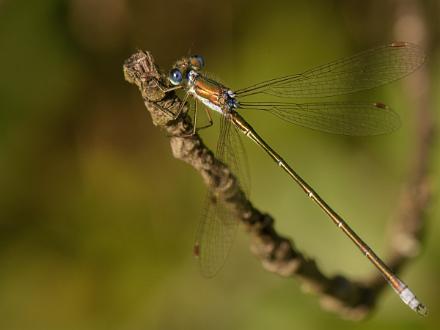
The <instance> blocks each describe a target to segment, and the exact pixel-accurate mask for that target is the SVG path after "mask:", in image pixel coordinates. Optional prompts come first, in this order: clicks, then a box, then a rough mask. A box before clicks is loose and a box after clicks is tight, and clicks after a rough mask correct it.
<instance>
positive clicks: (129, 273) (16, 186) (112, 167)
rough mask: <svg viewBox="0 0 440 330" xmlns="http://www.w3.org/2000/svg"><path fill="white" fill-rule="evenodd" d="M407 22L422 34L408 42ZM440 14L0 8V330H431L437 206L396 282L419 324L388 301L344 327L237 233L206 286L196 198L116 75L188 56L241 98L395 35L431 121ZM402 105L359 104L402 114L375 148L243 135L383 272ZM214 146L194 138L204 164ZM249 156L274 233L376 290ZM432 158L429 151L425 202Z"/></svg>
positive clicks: (130, 6) (252, 4)
mask: <svg viewBox="0 0 440 330" xmlns="http://www.w3.org/2000/svg"><path fill="white" fill-rule="evenodd" d="M403 4H405V5H409V8H410V10H409V12H410V13H411V12H412V11H413V10H414V8H415V9H416V15H418V17H419V18H420V19H421V22H422V23H423V24H422V26H421V25H420V24H419V25H417V24H415V25H414V27H411V28H406V26H405V24H410V23H411V19H410V20H409V22H410V23H408V20H405V19H403V18H405V17H406V16H405V15H407V12H406V11H405V10H402V8H401V7H402V6H403ZM439 15H440V9H439V4H438V1H437V0H431V1H411V0H405V1H381V0H375V1H364V2H360V1H349V0H346V1H335V0H332V1H330V0H321V1H305V0H304V1H277V0H273V1H269V2H266V1H261V2H257V1H250V0H249V1H247V0H243V1H218V2H217V1H201V0H200V1H198V0H179V1H178V0H176V1H140V0H138V1H134V0H133V1H128V0H71V1H56V0H40V1H25V0H0V73H1V77H0V329H5V330H26V329H33V330H39V329H44V330H52V329H63V330H68V329H127V330H128V329H152V330H153V329H245V330H246V329H253V330H257V329H268V328H270V329H330V328H332V329H351V328H353V327H356V328H357V329H376V330H378V329H434V328H438V325H439V320H440V307H439V302H440V299H439V295H440V284H439V282H438V279H439V274H440V264H439V262H438V260H439V257H440V253H439V248H440V230H439V229H440V225H439V223H438V221H436V220H437V218H438V216H439V208H438V206H437V203H436V201H435V200H434V201H433V202H432V204H431V207H430V208H429V210H428V217H427V218H428V229H427V232H426V239H425V246H424V248H423V253H422V254H421V256H420V257H419V258H417V259H416V260H414V261H413V262H412V263H411V264H410V265H409V266H408V267H407V268H406V269H405V271H404V272H403V274H402V277H403V278H404V279H405V280H406V281H407V282H408V283H409V284H410V286H411V287H412V288H413V290H414V291H415V292H416V293H417V295H418V296H419V298H420V299H421V300H422V301H424V302H425V303H426V304H427V305H428V306H429V308H430V315H429V316H428V317H427V318H421V317H419V316H417V315H416V314H415V313H413V312H411V311H410V310H409V309H408V308H407V307H405V306H404V305H403V304H402V303H401V302H400V300H399V299H398V297H397V296H396V295H395V294H394V293H393V292H392V290H391V289H387V290H386V292H385V293H384V295H383V297H382V298H383V299H381V300H380V303H379V305H378V308H377V310H376V311H375V312H374V313H373V314H372V316H371V317H370V318H369V319H367V320H366V321H362V322H358V323H355V322H351V321H345V320H342V319H341V318H340V317H339V316H337V315H335V314H333V313H329V312H327V311H324V310H322V309H321V308H320V306H319V301H318V299H317V297H315V296H313V295H309V294H305V293H303V291H302V290H301V288H300V283H299V282H298V281H296V280H289V279H282V278H280V277H278V276H276V275H273V274H271V273H268V272H266V271H264V270H263V269H262V267H261V265H260V264H259V262H258V260H256V259H255V257H254V256H253V255H252V254H251V253H250V251H249V248H248V237H247V235H246V234H245V233H244V231H243V230H240V231H239V234H238V235H237V238H236V242H235V245H234V247H233V249H232V252H231V255H230V257H229V259H228V261H227V263H226V265H225V267H224V268H223V270H222V272H221V273H220V274H219V275H218V276H217V277H215V278H214V279H212V280H206V279H204V278H202V277H201V275H200V274H199V272H198V267H197V264H196V262H195V261H194V260H193V258H192V252H191V251H192V243H193V239H194V233H195V229H196V227H197V223H198V220H199V217H200V209H201V207H202V204H203V200H204V194H205V189H204V186H203V183H202V180H201V179H200V177H199V176H198V174H197V173H195V171H193V170H192V169H191V168H190V167H188V166H187V165H186V164H184V163H182V162H179V161H176V160H174V159H173V157H172V155H171V152H170V148H169V145H168V143H169V142H168V139H167V137H166V136H165V134H164V132H162V131H160V130H159V129H157V128H155V127H154V126H153V125H152V123H151V120H150V118H149V115H148V113H147V112H146V111H145V108H144V105H143V102H142V99H141V97H140V94H139V92H138V91H137V90H136V88H135V87H134V86H131V85H129V84H128V83H126V82H125V81H124V78H123V74H122V64H123V62H124V60H125V59H126V58H128V57H129V56H130V55H131V54H132V53H134V52H135V51H136V49H138V48H139V49H145V50H150V51H151V52H152V54H153V55H154V57H155V58H156V61H157V63H158V64H159V65H160V66H161V68H162V69H163V70H167V69H168V68H169V67H170V66H171V65H172V63H173V61H175V60H176V59H177V58H180V57H181V56H185V55H187V54H190V53H199V54H203V55H204V56H205V59H206V62H207V71H209V72H210V73H211V74H212V75H213V77H215V78H218V79H220V81H222V82H224V83H225V84H227V85H228V86H230V87H231V88H233V89H235V88H241V87H245V86H247V85H249V84H252V83H256V82H259V81H261V80H264V79H268V78H273V77H277V76H279V75H284V74H287V73H295V72H300V71H302V70H304V69H307V68H310V67H311V66H314V65H317V64H322V63H325V62H327V61H329V60H332V59H335V58H338V57H341V56H345V55H350V54H353V53H355V52H357V51H360V50H363V49H366V48H369V47H372V46H375V45H379V44H383V43H386V42H389V41H393V40H396V39H397V37H396V36H397V35H398V36H399V37H398V40H406V41H412V42H417V43H419V42H420V43H422V44H424V45H425V46H426V47H427V49H428V54H429V58H430V60H429V63H428V64H427V67H426V68H427V71H428V74H429V77H428V78H429V84H430V91H426V90H425V91H423V90H422V91H414V94H415V95H416V97H417V96H418V95H419V94H423V93H430V94H429V102H430V104H431V109H432V111H433V113H434V118H437V119H438V112H437V111H436V110H437V109H438V107H439V102H440V96H439V95H440V93H439V91H440V90H439V88H440V86H439V77H440V67H439V48H438V43H439V32H440V31H439V23H438V17H439ZM409 17H411V16H409ZM399 24H400V25H399ZM402 25H403V28H402ZM411 26H412V25H411ZM423 26H424V28H423ZM423 29H424V32H423ZM396 31H404V32H403V34H402V32H396ZM399 33H400V34H399ZM420 35H424V37H420ZM418 38H421V39H423V40H419V39H418ZM410 94H411V92H408V89H405V84H402V83H395V84H392V85H390V86H386V87H385V88H381V89H379V90H377V91H374V92H368V93H363V94H361V95H358V96H356V97H358V99H372V100H384V101H386V102H387V103H388V104H391V105H392V106H393V107H394V108H395V109H397V111H398V112H399V113H400V115H401V117H402V123H403V124H402V128H401V129H400V130H399V131H398V132H396V133H394V134H391V135H387V136H380V137H373V138H348V137H341V136H331V135H328V134H323V133H319V132H314V131H311V130H307V129H303V128H300V127H292V126H290V125H288V124H286V123H283V122H280V121H279V120H277V119H276V118H273V117H270V116H268V115H266V114H264V113H263V114H260V113H258V114H249V115H247V116H246V118H247V119H248V120H249V121H250V122H251V123H252V124H253V125H254V127H255V128H256V129H257V131H259V132H260V133H261V135H262V136H263V137H266V139H267V141H268V142H269V143H271V144H272V145H273V146H274V148H275V149H276V150H278V151H279V152H280V153H281V154H282V155H283V156H284V157H285V159H286V160H288V161H289V162H290V163H291V164H292V165H293V166H294V167H295V168H296V169H297V170H298V172H299V173H300V174H302V175H303V177H304V178H306V180H308V181H309V182H310V183H311V184H312V186H314V187H315V188H316V189H317V191H318V192H320V193H321V194H322V196H323V197H324V198H326V199H327V200H328V202H329V203H330V204H331V205H332V206H334V207H335V209H336V210H338V211H339V212H340V213H341V214H342V215H343V216H344V217H346V218H347V219H348V221H349V222H350V223H351V224H352V225H353V227H354V228H355V229H356V230H357V231H358V232H359V233H361V236H363V237H364V238H365V239H366V241H367V242H369V243H370V244H371V245H372V246H373V247H374V248H375V249H376V250H377V252H378V253H379V254H380V255H386V241H387V228H388V227H387V223H389V220H390V218H391V217H392V215H393V212H395V207H396V201H397V200H398V197H399V192H400V189H401V187H402V184H404V183H405V178H406V177H407V174H408V171H409V168H410V164H411V163H412V162H413V161H414V160H413V159H412V158H411V155H412V152H413V151H412V147H414V138H415V137H414V135H415V119H414V118H415V116H414V112H415V111H414V100H411V97H409V95H410ZM217 129H218V126H216V127H215V128H213V129H210V130H205V131H203V132H202V136H203V137H204V138H205V139H206V141H207V143H208V144H209V145H210V146H211V147H214V145H215V140H216V136H217V132H218V131H217ZM245 145H246V149H247V154H248V158H249V162H250V170H251V176H252V178H253V180H252V195H251V200H252V201H253V202H254V203H255V205H257V206H258V207H259V208H260V209H261V210H263V211H267V212H269V213H271V214H272V215H273V216H274V217H275V218H276V219H277V223H276V227H277V228H278V229H279V230H280V232H282V233H284V234H285V235H288V236H290V237H291V238H292V239H293V240H294V241H295V243H296V245H297V246H298V247H299V248H300V249H301V250H303V251H305V252H306V253H307V254H308V255H309V256H311V257H314V258H316V259H317V261H318V263H319V265H320V266H321V267H322V269H323V270H325V271H326V272H328V273H329V274H334V273H338V272H342V273H344V274H347V275H350V276H353V277H357V278H363V277H365V276H368V275H370V274H371V273H372V272H374V271H375V270H374V269H373V267H372V266H371V265H370V264H369V263H368V262H367V261H366V260H365V258H363V257H362V256H361V254H360V253H359V252H358V251H357V250H356V249H355V248H354V247H353V246H352V244H351V243H350V242H349V241H348V239H346V238H345V237H343V235H342V234H341V233H340V232H339V231H338V230H337V228H334V226H333V225H332V224H331V223H330V221H328V219H327V218H326V217H325V216H324V215H323V214H322V212H321V211H320V210H319V209H318V208H317V207H316V206H315V205H313V203H311V202H310V201H309V200H308V199H307V198H305V197H304V196H303V194H302V192H301V191H300V189H298V188H297V187H296V186H294V185H293V184H292V183H291V182H290V181H289V180H288V179H287V177H286V175H285V174H284V173H282V172H281V171H279V170H278V168H277V167H276V166H274V165H273V163H272V162H271V160H270V159H269V158H268V157H267V156H266V155H264V154H263V153H262V152H261V151H260V150H258V149H257V148H256V147H255V146H254V145H252V144H251V143H248V142H247V141H245ZM439 156H440V155H439V147H438V145H437V144H435V145H434V153H433V155H432V157H431V166H430V167H431V172H432V176H431V179H432V181H431V185H432V188H433V190H434V191H435V190H436V189H437V187H438V185H439V179H440V178H439V176H438V173H437V171H435V169H436V168H437V167H438V161H439ZM436 325H437V326H436Z"/></svg>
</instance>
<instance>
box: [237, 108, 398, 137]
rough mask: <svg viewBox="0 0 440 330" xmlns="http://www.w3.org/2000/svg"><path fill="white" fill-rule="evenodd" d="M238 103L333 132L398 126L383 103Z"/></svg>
mask: <svg viewBox="0 0 440 330" xmlns="http://www.w3.org/2000/svg"><path fill="white" fill-rule="evenodd" d="M240 107H242V108H243V109H249V110H251V109H253V110H264V111H268V112H270V113H272V114H274V115H275V116H277V117H279V118H281V119H283V120H285V121H287V122H290V123H293V124H296V125H300V126H304V127H307V128H311V129H315V130H318V131H323V132H327V133H333V134H343V135H354V136H365V135H379V134H385V133H389V132H392V131H394V130H396V129H397V128H399V126H400V118H399V115H398V114H397V113H395V112H394V111H393V110H392V109H391V108H389V107H388V106H386V105H385V104H383V103H365V102H364V103H363V102H317V103H288V102H275V103H273V102H270V103H264V102H246V103H241V104H240Z"/></svg>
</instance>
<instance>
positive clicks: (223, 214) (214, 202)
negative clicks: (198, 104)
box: [194, 117, 249, 277]
mask: <svg viewBox="0 0 440 330" xmlns="http://www.w3.org/2000/svg"><path fill="white" fill-rule="evenodd" d="M216 157H217V158H218V159H219V160H221V161H222V162H223V163H225V164H227V165H229V167H230V169H231V171H232V173H233V174H234V175H235V176H236V178H237V179H238V181H239V184H240V186H241V187H242V189H243V191H245V192H246V190H247V188H248V186H249V183H248V182H249V178H248V176H246V175H243V174H247V173H248V172H246V173H243V172H242V169H241V167H240V164H241V163H243V162H244V161H246V156H245V154H244V148H243V145H242V141H241V139H240V135H239V132H238V131H237V130H236V129H235V127H234V126H232V125H231V123H230V122H229V121H228V120H227V119H226V118H225V117H222V119H221V124H220V137H219V140H218V142H217V151H216ZM237 226H238V219H236V218H235V217H234V216H233V214H232V213H231V211H230V210H229V209H228V208H227V207H226V205H225V203H224V201H222V200H221V199H219V198H217V196H216V195H215V193H214V192H212V191H209V192H208V196H207V198H206V207H205V212H204V214H203V215H202V219H201V221H200V224H199V228H198V230H197V234H196V241H195V245H194V253H195V255H196V256H197V257H198V259H199V264H200V271H201V273H202V275H203V276H205V277H213V276H215V275H216V274H217V273H218V271H219V270H220V269H221V268H222V267H223V265H224V263H225V260H226V258H227V256H228V254H229V251H230V249H231V246H232V243H233V242H234V238H235V233H236V231H237Z"/></svg>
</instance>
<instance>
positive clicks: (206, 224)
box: [194, 192, 238, 277]
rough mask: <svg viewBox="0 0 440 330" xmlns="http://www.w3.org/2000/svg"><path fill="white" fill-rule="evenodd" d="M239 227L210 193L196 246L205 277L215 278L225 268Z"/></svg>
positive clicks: (201, 270) (195, 251)
mask: <svg viewBox="0 0 440 330" xmlns="http://www.w3.org/2000/svg"><path fill="white" fill-rule="evenodd" d="M237 225H238V220H237V219H234V218H233V217H232V216H231V213H230V211H229V210H228V209H226V208H225V206H224V204H223V203H222V202H221V201H220V200H218V199H216V198H215V196H214V195H213V194H212V193H211V192H208V196H207V201H206V209H205V213H204V214H203V216H202V220H201V222H200V224H199V229H198V230H197V236H196V242H195V245H194V253H195V255H196V257H198V259H199V265H200V272H201V273H202V275H203V276H205V277H213V276H215V275H216V274H217V273H218V271H219V270H220V269H221V268H222V267H223V265H224V263H225V260H226V258H227V256H228V254H229V251H230V249H231V246H232V243H233V242H234V238H235V233H236V231H237Z"/></svg>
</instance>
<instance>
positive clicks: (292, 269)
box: [124, 51, 385, 319]
mask: <svg viewBox="0 0 440 330" xmlns="http://www.w3.org/2000/svg"><path fill="white" fill-rule="evenodd" d="M124 74H125V79H126V80H127V81H128V82H130V83H132V84H135V85H137V86H138V88H139V90H140V92H141V94H142V97H143V99H144V102H145V106H146V107H147V110H148V111H149V112H150V114H151V117H152V120H153V123H154V125H156V126H159V127H161V128H163V129H164V130H165V131H166V132H167V133H168V135H169V136H170V143H171V149H172V152H173V155H174V157H175V158H177V159H180V160H183V161H184V162H186V163H188V164H190V165H191V166H193V167H194V168H195V169H196V171H198V172H199V173H200V175H201V176H202V178H203V180H204V182H205V184H206V185H207V186H208V188H209V189H210V190H211V191H213V192H214V193H215V194H216V196H218V198H221V200H222V201H223V203H225V206H226V207H227V208H228V209H229V210H230V211H231V212H232V214H233V216H235V217H236V218H237V219H239V220H240V221H241V222H242V223H243V224H244V225H245V226H246V228H247V230H248V232H249V233H250V235H251V237H252V243H251V250H252V251H253V253H254V254H255V255H256V256H257V257H258V258H259V259H260V260H261V263H262V265H263V267H264V268H266V269H267V270H269V271H271V272H274V273H277V274H279V275H281V276H284V277H295V276H296V277H298V278H299V279H300V280H301V281H302V283H303V284H305V285H306V286H307V288H308V289H309V291H312V292H314V293H316V294H318V295H319V296H320V297H321V302H322V303H323V305H324V306H325V307H327V308H329V309H332V310H334V311H336V312H338V313H339V314H341V315H342V316H344V317H346V318H351V319H360V318H362V317H364V316H365V315H366V314H367V313H368V312H369V311H371V310H372V309H373V307H374V306H375V304H376V301H377V298H378V293H379V292H380V290H381V287H382V284H383V283H385V281H384V280H383V279H382V280H381V281H378V282H376V281H362V282H361V281H355V280H351V279H349V278H347V277H345V276H342V275H335V276H327V275H325V274H324V273H323V272H322V271H321V270H320V269H319V268H318V266H317V264H316V263H315V261H314V260H312V259H309V258H307V257H306V256H305V255H304V254H303V253H302V252H301V251H299V250H298V249H297V248H296V247H295V246H294V244H293V242H292V241H291V240H290V239H288V238H286V237H284V236H281V235H280V234H278V233H277V232H276V230H275V229H274V219H273V218H272V216H270V215H269V214H267V213H262V212H261V211H259V210H258V209H256V208H255V207H254V206H253V205H252V204H251V202H250V201H249V200H248V199H247V198H246V196H245V194H244V193H243V192H242V190H241V188H240V187H239V185H238V184H237V180H236V179H235V177H234V175H233V173H231V171H230V170H229V168H228V167H227V166H226V165H225V164H223V163H221V162H220V161H219V160H217V159H216V158H215V156H214V155H213V153H212V152H211V151H210V150H209V149H208V148H207V147H206V146H205V145H204V143H203V142H202V140H201V138H200V137H199V135H198V134H195V135H192V136H188V133H190V132H192V124H191V121H190V119H189V117H188V116H187V115H186V114H185V113H186V112H185V111H184V112H183V113H184V114H183V115H181V116H179V117H178V118H176V119H173V115H172V114H174V113H177V111H178V109H179V107H180V106H181V105H182V101H181V100H180V99H179V98H178V97H177V96H176V95H175V94H174V93H173V92H170V93H164V90H165V89H166V88H167V87H168V82H167V79H166V77H165V76H164V75H162V74H161V73H160V72H159V70H158V68H157V67H156V66H155V64H154V60H153V57H152V56H151V54H150V53H149V52H143V51H138V52H137V53H135V54H134V55H132V56H131V57H130V58H129V59H128V60H127V61H126V62H125V64H124ZM377 283H380V285H377Z"/></svg>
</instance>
